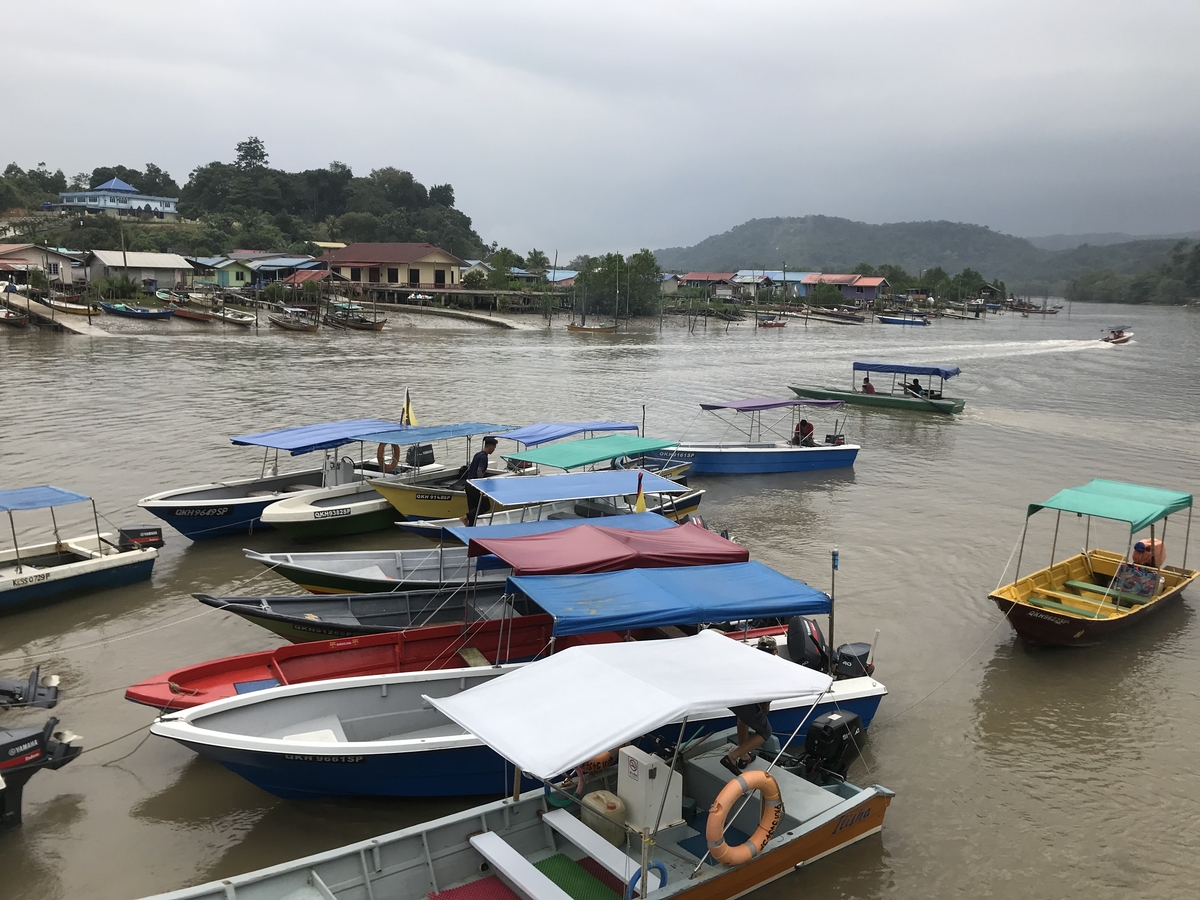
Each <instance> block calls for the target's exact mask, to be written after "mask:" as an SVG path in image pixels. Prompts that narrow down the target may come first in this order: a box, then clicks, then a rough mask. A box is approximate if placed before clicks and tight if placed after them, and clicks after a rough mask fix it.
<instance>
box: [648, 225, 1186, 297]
mask: <svg viewBox="0 0 1200 900" xmlns="http://www.w3.org/2000/svg"><path fill="white" fill-rule="evenodd" d="M1177 242H1178V241H1177V239H1175V238H1158V239H1151V240H1133V241H1127V242H1122V243H1110V244H1107V245H1105V246H1098V245H1093V244H1086V245H1084V246H1078V247H1074V248H1072V249H1068V250H1058V251H1053V250H1046V249H1042V248H1040V247H1037V246H1035V245H1034V244H1033V242H1032V241H1030V240H1028V239H1026V238H1020V237H1015V236H1013V235H1010V234H1003V233H1001V232H998V231H993V230H992V229H990V228H987V227H985V226H983V225H970V224H965V223H962V222H947V221H936V222H894V223H889V224H884V225H871V224H868V223H866V222H855V221H852V220H850V219H843V218H837V217H834V216H815V215H814V216H799V217H791V218H782V217H781V218H772V219H751V220H750V221H749V222H745V223H743V224H741V225H738V226H736V227H735V228H731V229H730V230H729V231H727V232H725V233H724V234H717V235H713V236H711V237H708V238H705V239H704V240H702V241H700V242H699V243H698V244H695V245H694V246H691V247H669V248H666V249H663V250H656V251H655V252H654V255H655V256H656V257H657V258H658V262H659V265H661V266H662V267H663V269H665V270H676V271H707V272H731V271H735V270H737V269H751V268H766V269H780V268H783V266H784V265H785V264H786V266H787V268H788V269H790V270H793V271H812V272H822V271H824V272H848V271H850V270H851V269H852V268H854V267H855V266H856V265H858V264H859V263H870V264H871V265H876V266H878V265H883V264H885V263H891V264H895V265H899V266H902V267H904V269H905V270H906V271H908V272H912V273H913V274H916V273H917V272H919V271H921V270H922V269H929V268H933V267H934V266H941V267H942V268H943V269H945V270H946V271H947V272H949V273H951V274H953V273H956V272H959V271H961V270H962V269H964V268H971V269H975V270H976V271H978V272H980V273H982V274H983V275H984V277H986V278H996V279H1002V280H1004V281H1006V282H1008V285H1009V287H1010V288H1012V289H1017V290H1023V291H1026V290H1047V289H1058V290H1061V289H1062V287H1063V286H1064V285H1065V284H1066V283H1067V282H1069V281H1070V279H1072V278H1074V277H1076V276H1077V275H1079V274H1081V273H1082V272H1084V271H1087V270H1090V269H1098V268H1108V269H1112V270H1114V271H1116V272H1118V273H1122V274H1132V273H1134V272H1140V271H1144V270H1146V269H1148V268H1150V267H1152V266H1154V265H1156V264H1158V263H1160V262H1161V261H1162V260H1163V259H1164V258H1165V256H1166V254H1167V253H1168V252H1169V251H1170V250H1171V248H1172V247H1174V246H1175V244H1176V243H1177Z"/></svg>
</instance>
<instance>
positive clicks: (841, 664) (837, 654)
mask: <svg viewBox="0 0 1200 900" xmlns="http://www.w3.org/2000/svg"><path fill="white" fill-rule="evenodd" d="M870 656H871V645H870V644H868V643H867V642H866V641H855V642H854V643H852V644H842V645H841V646H840V647H838V648H837V650H836V651H834V654H833V658H834V665H833V677H834V678H859V677H861V676H863V675H874V674H875V664H874V663H872V662H867V659H868V658H869V657H870Z"/></svg>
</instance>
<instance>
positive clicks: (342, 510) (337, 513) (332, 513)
mask: <svg viewBox="0 0 1200 900" xmlns="http://www.w3.org/2000/svg"><path fill="white" fill-rule="evenodd" d="M348 515H350V507H348V506H340V507H338V508H337V509H318V510H317V511H316V512H315V513H313V518H314V519H339V518H341V517H342V516H348Z"/></svg>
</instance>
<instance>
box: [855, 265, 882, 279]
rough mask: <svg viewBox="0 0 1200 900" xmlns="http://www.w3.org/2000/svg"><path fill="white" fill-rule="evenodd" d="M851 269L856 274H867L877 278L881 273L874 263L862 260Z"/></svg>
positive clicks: (869, 276)
mask: <svg viewBox="0 0 1200 900" xmlns="http://www.w3.org/2000/svg"><path fill="white" fill-rule="evenodd" d="M850 271H851V272H852V273H853V274H855V275H865V276H867V277H868V278H875V277H877V276H878V275H879V273H878V272H876V271H875V267H874V266H873V265H871V264H870V263H865V262H860V263H859V264H858V265H857V266H855V267H854V268H853V269H851V270H850Z"/></svg>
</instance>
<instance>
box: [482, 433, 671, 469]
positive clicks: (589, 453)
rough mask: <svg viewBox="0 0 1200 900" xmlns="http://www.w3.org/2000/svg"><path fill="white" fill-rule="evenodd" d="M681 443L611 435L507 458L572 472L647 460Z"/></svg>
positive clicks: (510, 454)
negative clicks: (649, 455)
mask: <svg viewBox="0 0 1200 900" xmlns="http://www.w3.org/2000/svg"><path fill="white" fill-rule="evenodd" d="M678 443H679V442H678V441H659V440H655V439H653V438H644V437H638V436H637V435H633V434H609V435H605V436H604V437H597V438H585V439H583V440H580V441H565V442H563V443H559V444H544V445H543V446H541V447H534V448H533V449H532V450H522V451H521V452H519V453H507V454H505V456H504V458H505V459H515V460H518V461H520V462H525V463H533V464H535V465H539V466H549V467H550V468H552V469H563V470H564V471H567V472H569V471H571V470H572V469H578V468H580V467H581V466H591V465H595V464H596V463H602V462H608V461H609V460H615V459H623V458H625V457H629V456H643V455H645V454H647V453H653V452H654V451H655V450H665V449H667V448H668V447H674V446H676V444H678Z"/></svg>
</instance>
